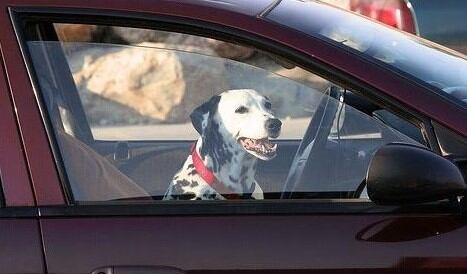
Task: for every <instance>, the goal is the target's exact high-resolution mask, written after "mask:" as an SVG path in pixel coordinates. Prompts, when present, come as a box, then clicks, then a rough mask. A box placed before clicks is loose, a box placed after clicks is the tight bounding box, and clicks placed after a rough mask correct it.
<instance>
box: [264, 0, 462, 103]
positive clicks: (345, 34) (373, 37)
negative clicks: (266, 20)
mask: <svg viewBox="0 0 467 274" xmlns="http://www.w3.org/2000/svg"><path fill="white" fill-rule="evenodd" d="M285 2H286V3H287V5H284V7H283V8H282V9H281V7H280V6H281V5H282V4H281V5H279V7H278V8H277V9H276V10H274V11H273V12H272V13H271V15H270V17H271V19H273V20H275V21H278V22H280V23H282V24H285V25H287V26H290V27H293V28H295V29H298V30H301V31H303V32H306V33H309V34H313V35H314V36H317V37H320V38H324V39H326V40H329V39H331V40H332V41H334V42H337V43H339V44H340V45H341V46H345V47H346V48H347V49H351V50H356V51H358V52H360V53H363V54H364V55H365V56H366V57H369V58H370V59H372V60H374V61H376V62H379V63H381V62H382V63H384V64H385V65H386V66H387V65H389V66H390V67H391V69H396V70H398V71H401V72H402V73H406V74H409V75H410V76H412V77H415V78H417V79H418V80H421V81H422V82H424V83H426V84H429V85H431V86H432V87H435V89H434V90H437V91H439V92H440V93H443V94H448V96H449V97H450V98H451V99H452V100H454V101H456V102H458V103H461V104H463V105H464V106H467V59H466V58H467V57H466V56H465V55H462V54H461V53H458V52H455V51H453V50H450V49H447V48H444V47H442V46H440V45H437V44H435V43H432V42H429V41H427V40H424V39H421V38H419V37H416V36H413V35H410V34H407V33H405V32H401V31H399V30H396V29H392V28H390V27H387V26H385V25H383V24H380V23H375V22H372V21H370V20H369V19H366V18H364V17H362V16H351V15H350V14H349V13H348V12H347V11H344V10H340V9H337V8H333V7H331V6H327V5H325V4H320V3H316V2H300V1H293V0H291V1H285ZM296 6H300V8H298V9H297V8H296ZM292 10H293V12H294V13H297V12H298V13H302V12H303V13H306V14H308V15H307V16H300V15H298V16H297V17H298V18H300V20H299V19H296V20H285V16H286V14H285V13H288V12H292ZM316 10H319V14H317V12H316ZM310 15H313V16H310ZM315 15H316V16H315Z"/></svg>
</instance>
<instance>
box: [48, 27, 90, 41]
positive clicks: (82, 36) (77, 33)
mask: <svg viewBox="0 0 467 274" xmlns="http://www.w3.org/2000/svg"><path fill="white" fill-rule="evenodd" d="M54 26H55V30H56V31H57V35H58V39H59V40H60V41H62V42H90V41H91V40H92V39H93V34H94V32H95V31H96V29H97V26H95V25H81V24H55V25H54Z"/></svg>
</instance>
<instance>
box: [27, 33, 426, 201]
mask: <svg viewBox="0 0 467 274" xmlns="http://www.w3.org/2000/svg"><path fill="white" fill-rule="evenodd" d="M72 26H73V25H72ZM61 27H65V26H61V25H60V24H56V25H55V28H56V29H57V30H58V31H57V33H58V37H59V40H58V41H52V40H51V41H43V40H32V41H28V42H27V46H28V51H29V54H30V57H31V60H32V65H33V68H34V70H35V75H36V78H37V81H38V84H39V86H40V92H41V96H42V98H43V101H44V102H45V105H46V109H47V112H48V113H47V115H48V119H49V121H50V122H51V126H52V129H53V133H54V137H55V139H56V141H57V144H58V148H59V153H60V158H61V162H62V163H63V166H64V170H65V173H66V178H67V183H68V184H67V185H68V187H69V189H70V192H71V194H72V196H73V199H74V201H75V202H78V203H79V202H102V201H110V200H131V199H141V198H144V199H148V200H151V199H156V200H159V199H163V198H165V199H168V200H172V199H175V200H177V199H193V200H195V199H200V200H205V199H229V198H230V197H233V196H235V197H236V198H241V199H262V198H264V199H280V198H282V199H300V198H356V197H360V194H361V192H362V190H363V188H362V186H364V185H363V183H364V178H365V174H366V170H367V167H368V164H369V161H370V159H371V156H372V155H373V153H374V152H375V151H376V150H377V149H378V148H379V147H381V146H383V145H384V144H387V143H390V142H403V143H411V144H420V143H419V142H422V140H417V141H419V142H417V141H416V139H417V136H418V135H417V134H420V132H419V131H418V133H417V130H418V129H417V128H416V127H414V126H413V125H410V126H409V127H411V130H413V129H415V132H416V133H415V134H413V135H412V134H410V132H411V131H405V130H403V131H402V132H404V133H401V132H400V130H401V128H402V127H399V126H398V123H399V124H400V123H403V122H404V121H403V120H401V119H398V118H397V117H391V116H390V115H389V116H388V114H384V113H383V114H381V113H378V112H374V113H363V112H361V111H359V110H357V109H355V108H353V107H352V106H351V105H348V104H346V97H347V96H350V93H351V92H350V91H347V90H345V89H343V88H341V87H338V86H336V85H334V84H333V83H332V82H329V81H327V80H325V79H323V78H321V77H319V76H317V75H314V74H313V73H310V72H308V71H306V70H303V69H301V68H298V67H295V66H293V65H290V64H289V63H287V62H285V61H284V60H281V59H280V58H276V57H275V56H273V55H271V54H267V53H264V52H261V51H258V50H255V49H253V48H248V47H243V46H238V45H233V44H230V43H227V42H223V41H217V40H213V39H210V38H209V39H208V38H203V37H197V36H191V35H185V34H180V33H170V32H158V31H149V30H139V29H130V28H116V29H114V30H113V31H114V33H113V35H119V34H118V33H121V32H122V31H123V32H124V34H120V35H121V37H120V38H121V39H117V38H115V36H112V37H110V38H109V37H108V39H110V42H103V41H104V40H106V39H102V37H101V38H100V39H95V38H92V37H94V36H92V35H90V36H89V37H79V39H78V38H76V37H75V38H70V37H69V35H67V34H66V31H65V32H64V29H62V28H61ZM98 30H99V26H92V28H91V30H90V31H96V33H98ZM138 31H139V32H140V33H139V34H138ZM141 31H142V33H143V34H144V35H143V34H141ZM107 33H108V32H107ZM132 33H133V34H134V35H135V36H136V37H137V38H134V37H133V36H131V35H130V34H132ZM128 37H133V38H128ZM108 39H107V40H106V41H108ZM125 39H127V40H125ZM122 40H125V41H126V42H125V43H123V42H121V41H122ZM128 40H131V41H128ZM119 41H120V42H119ZM407 124H408V123H407ZM406 126H407V125H406ZM420 145H421V144H420ZM197 157H198V158H199V159H198V158H197ZM196 159H197V160H196ZM210 176H211V177H210ZM213 178H214V179H213ZM209 180H212V181H209ZM215 184H217V185H224V187H216V186H214V185H215ZM258 193H260V194H258ZM232 194H235V195H233V196H232ZM258 195H259V196H258Z"/></svg>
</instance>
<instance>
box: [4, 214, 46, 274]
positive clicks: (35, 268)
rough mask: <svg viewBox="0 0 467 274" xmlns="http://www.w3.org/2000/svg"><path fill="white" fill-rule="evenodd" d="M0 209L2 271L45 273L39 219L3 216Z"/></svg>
mask: <svg viewBox="0 0 467 274" xmlns="http://www.w3.org/2000/svg"><path fill="white" fill-rule="evenodd" d="M5 211H6V210H4V209H0V231H1V233H0V245H1V249H0V250H1V251H0V255H1V256H0V273H24V274H26V273H44V272H45V269H44V265H43V262H44V261H43V253H42V245H41V235H40V232H39V221H38V220H37V219H12V218H5V219H4V218H2V215H4V214H5Z"/></svg>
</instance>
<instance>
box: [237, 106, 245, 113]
mask: <svg viewBox="0 0 467 274" xmlns="http://www.w3.org/2000/svg"><path fill="white" fill-rule="evenodd" d="M246 112H248V109H247V108H246V107H244V106H241V107H238V108H237V109H236V110H235V113H246Z"/></svg>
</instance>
